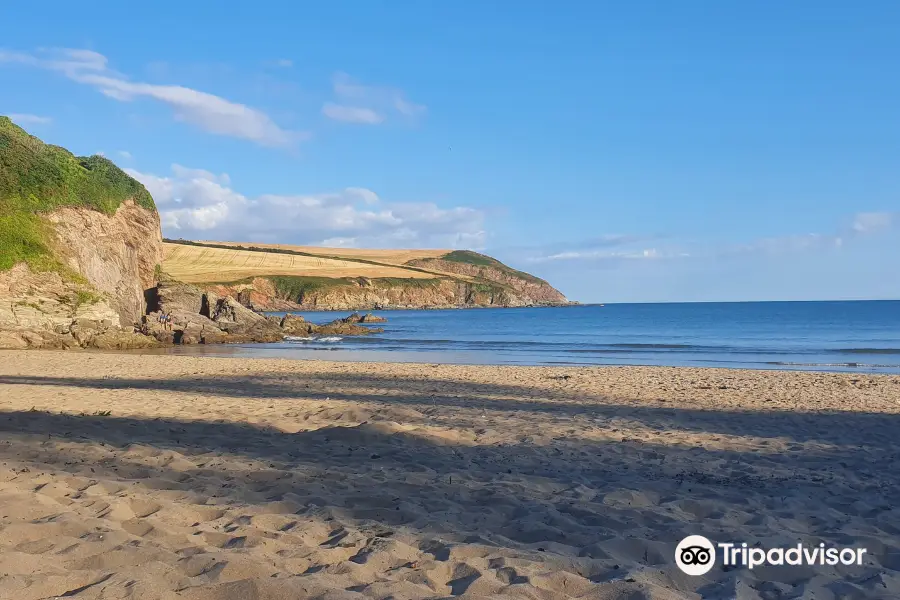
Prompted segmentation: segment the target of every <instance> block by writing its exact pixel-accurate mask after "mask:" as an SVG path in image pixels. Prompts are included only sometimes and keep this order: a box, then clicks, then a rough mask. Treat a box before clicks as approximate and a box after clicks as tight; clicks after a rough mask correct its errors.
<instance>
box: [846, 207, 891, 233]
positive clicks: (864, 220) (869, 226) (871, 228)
mask: <svg viewBox="0 0 900 600" xmlns="http://www.w3.org/2000/svg"><path fill="white" fill-rule="evenodd" d="M898 223H900V214H898V213H891V212H862V213H857V215H856V216H855V217H854V218H853V225H852V226H851V227H852V229H853V231H854V232H856V233H858V234H860V235H869V234H872V233H878V232H881V231H886V230H888V229H891V228H892V227H894V226H895V225H897V224H898Z"/></svg>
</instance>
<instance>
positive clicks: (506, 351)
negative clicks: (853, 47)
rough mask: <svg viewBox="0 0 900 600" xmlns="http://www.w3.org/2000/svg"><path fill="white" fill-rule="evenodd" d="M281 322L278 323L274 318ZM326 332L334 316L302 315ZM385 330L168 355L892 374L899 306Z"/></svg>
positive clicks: (504, 318)
mask: <svg viewBox="0 0 900 600" xmlns="http://www.w3.org/2000/svg"><path fill="white" fill-rule="evenodd" d="M274 314H283V313H274ZM297 314H301V315H303V316H304V317H306V318H307V320H310V321H312V322H315V323H324V322H326V321H330V320H332V319H334V318H336V317H339V316H340V317H343V316H346V315H347V314H349V313H348V311H342V312H335V313H332V312H309V313H305V312H301V313H297ZM376 314H380V315H382V316H385V317H387V318H388V323H385V324H384V327H385V332H384V333H382V334H378V335H373V336H369V337H335V336H331V337H320V338H313V339H293V340H289V341H285V342H282V343H278V344H254V345H246V346H244V345H242V346H237V347H235V346H224V347H223V346H218V347H215V346H208V347H196V346H195V347H184V348H176V349H174V350H173V351H174V352H178V353H181V352H184V353H192V354H193V353H197V352H203V353H213V354H229V355H234V354H236V353H237V354H241V355H251V356H255V357H273V356H277V357H288V358H300V359H308V358H317V359H328V360H359V361H405V362H428V363H442V362H443V363H447V362H450V363H464V364H518V365H669V366H679V365H691V366H702V367H735V368H762V369H814V370H827V371H858V372H868V373H900V301H871V302H869V301H854V302H744V303H740V302H738V303H690V304H608V305H605V306H574V307H560V308H511V309H470V310H424V311H423V310H419V311H405V310H404V311H381V312H377V311H376Z"/></svg>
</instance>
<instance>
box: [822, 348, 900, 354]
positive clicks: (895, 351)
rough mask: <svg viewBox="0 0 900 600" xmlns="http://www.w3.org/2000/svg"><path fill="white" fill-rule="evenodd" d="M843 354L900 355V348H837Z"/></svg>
mask: <svg viewBox="0 0 900 600" xmlns="http://www.w3.org/2000/svg"><path fill="white" fill-rule="evenodd" d="M835 352H843V353H844V354H900V348H838V349H837V350H835Z"/></svg>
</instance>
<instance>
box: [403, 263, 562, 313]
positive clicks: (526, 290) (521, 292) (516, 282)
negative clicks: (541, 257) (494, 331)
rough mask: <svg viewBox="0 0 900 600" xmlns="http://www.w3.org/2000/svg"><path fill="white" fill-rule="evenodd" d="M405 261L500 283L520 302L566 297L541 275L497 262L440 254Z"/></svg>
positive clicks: (546, 301) (549, 301) (556, 301)
mask: <svg viewBox="0 0 900 600" xmlns="http://www.w3.org/2000/svg"><path fill="white" fill-rule="evenodd" d="M473 254H474V253H473ZM491 260H492V259H491ZM406 264H408V265H410V266H414V267H422V268H427V269H433V270H436V271H441V272H443V273H455V274H457V275H464V276H467V277H472V278H476V279H478V280H481V281H489V282H491V283H495V284H500V285H502V286H504V287H506V288H508V289H509V290H511V294H512V295H513V296H515V297H516V298H518V299H519V301H520V302H524V303H526V304H568V300H566V297H565V296H563V294H562V292H560V291H559V290H557V289H556V288H554V287H553V286H551V285H550V284H549V283H547V282H546V281H544V280H543V279H539V278H538V277H534V276H533V275H529V274H528V273H523V272H521V271H516V270H514V269H510V268H509V267H506V266H505V265H502V263H499V262H497V265H496V266H494V265H490V264H488V265H478V264H470V263H465V262H457V261H452V260H444V259H440V258H426V259H415V260H411V261H409V262H408V263H406Z"/></svg>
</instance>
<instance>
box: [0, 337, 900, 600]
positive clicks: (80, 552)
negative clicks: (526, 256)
mask: <svg viewBox="0 0 900 600" xmlns="http://www.w3.org/2000/svg"><path fill="white" fill-rule="evenodd" d="M898 397H900V376H890V375H855V374H844V373H808V372H793V371H750V370H744V371H738V370H731V369H708V368H674V367H515V366H477V367H472V366H461V365H435V364H427V363H425V364H408V363H407V364H400V363H393V364H392V363H341V362H328V361H296V360H271V359H240V360H228V359H223V358H217V357H189V356H153V355H132V354H121V353H100V352H48V351H25V352H22V351H0V431H2V435H0V457H2V460H0V505H2V506H3V511H2V513H0V566H2V569H0V596H4V597H5V596H6V595H9V596H14V597H16V598H19V599H20V600H32V599H33V600H37V599H39V598H47V597H53V596H59V595H63V594H66V593H67V592H70V591H71V590H78V589H82V588H84V591H83V592H81V593H80V594H79V596H84V597H86V598H94V597H101V596H102V597H119V596H121V595H123V594H126V595H127V594H131V595H132V596H133V597H140V598H149V599H151V600H152V599H156V598H159V599H163V598H165V599H173V598H192V599H194V600H211V599H220V598H228V599H231V598H235V599H237V598H255V597H259V598H269V597H273V598H275V597H319V596H322V597H325V596H326V595H327V597H329V598H331V597H334V598H344V597H346V598H351V597H353V598H383V597H385V596H388V595H393V596H394V597H398V598H400V597H402V598H440V597H446V596H449V595H453V594H462V593H465V594H466V595H467V596H470V597H499V598H542V599H547V600H551V599H555V598H566V597H581V598H613V597H616V598H618V597H634V598H653V599H656V600H675V599H680V598H699V597H700V596H699V594H701V593H702V594H704V595H708V594H709V593H710V590H719V591H721V592H722V594H725V595H727V593H731V594H732V595H734V593H735V591H736V590H739V589H747V590H769V589H773V588H772V586H775V588H777V589H778V590H779V593H781V594H783V595H787V596H789V597H793V596H801V595H802V596H809V595H815V596H816V597H822V598H829V597H836V595H835V593H834V590H835V589H839V590H841V593H840V594H838V595H839V596H842V597H844V596H848V595H850V596H857V597H867V598H895V597H898V595H900V565H898V564H897V562H896V558H895V557H896V555H897V553H898V552H900V536H898V534H897V532H898V531H900V511H897V510H896V509H894V508H893V505H894V502H893V501H894V499H895V498H896V494H897V493H898V491H900V464H898V463H897V461H896V460H895V457H896V456H898V455H900V437H898V436H897V435H896V431H897V428H898V427H900V403H898V400H897V398H898ZM686 535H706V536H707V537H709V538H710V539H712V540H714V541H715V540H717V541H722V542H726V541H728V542H733V541H737V542H741V541H746V542H748V543H749V544H754V543H759V544H762V545H763V546H766V547H774V546H791V545H796V544H797V543H798V542H802V543H804V544H807V545H810V546H816V545H818V543H819V542H823V543H826V544H829V545H840V546H859V547H864V548H867V550H868V552H867V554H866V558H865V561H864V564H862V565H860V566H853V567H843V566H841V567H838V568H835V567H828V566H821V567H820V566H814V567H809V566H797V567H794V566H783V567H758V568H756V569H753V570H752V571H751V570H748V569H746V568H737V569H729V570H722V569H720V568H718V567H717V568H716V569H714V570H712V571H710V573H708V574H707V575H705V576H703V577H689V576H686V575H684V574H683V573H681V572H680V571H679V570H678V569H677V567H676V566H675V564H674V560H673V553H674V548H675V546H676V544H677V543H678V541H679V540H680V539H682V538H684V537H685V536H686ZM85 586H88V587H85ZM348 589H351V590H352V591H348ZM701 590H702V591H701ZM70 595H71V594H70Z"/></svg>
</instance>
